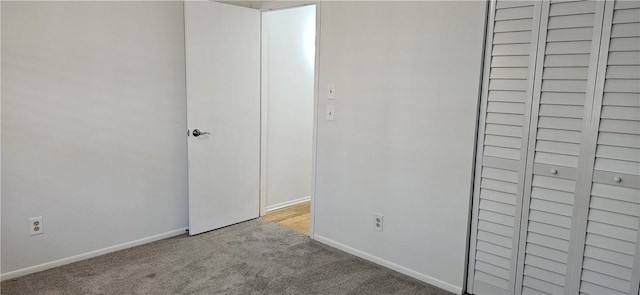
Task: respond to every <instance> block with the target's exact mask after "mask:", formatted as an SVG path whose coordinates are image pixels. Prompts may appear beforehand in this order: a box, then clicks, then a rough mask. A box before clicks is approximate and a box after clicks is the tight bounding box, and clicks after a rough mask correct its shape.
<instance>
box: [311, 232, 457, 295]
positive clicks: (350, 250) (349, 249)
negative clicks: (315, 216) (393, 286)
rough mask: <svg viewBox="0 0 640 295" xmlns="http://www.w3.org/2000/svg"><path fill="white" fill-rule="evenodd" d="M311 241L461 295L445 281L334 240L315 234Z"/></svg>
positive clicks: (455, 287)
mask: <svg viewBox="0 0 640 295" xmlns="http://www.w3.org/2000/svg"><path fill="white" fill-rule="evenodd" d="M313 239H314V240H316V241H318V242H320V243H323V244H326V245H329V246H331V247H334V248H337V249H339V250H342V251H344V252H347V253H349V254H352V255H355V256H358V257H360V258H362V259H365V260H368V261H371V262H373V263H376V264H379V265H382V266H384V267H386V268H390V269H392V270H395V271H397V272H399V273H401V274H405V275H408V276H410V277H412V278H414V279H417V280H420V281H423V282H425V283H427V284H430V285H433V286H436V287H438V288H441V289H444V290H447V291H449V292H452V293H454V294H462V287H459V286H456V285H453V284H450V283H447V282H445V281H442V280H439V279H436V278H434V277H431V276H428V275H425V274H422V273H419V272H417V271H415V270H412V269H409V268H406V267H404V266H401V265H398V264H395V263H393V262H390V261H387V260H384V259H382V258H380V257H377V256H374V255H371V254H369V253H366V252H363V251H360V250H358V249H355V248H352V247H349V246H347V245H345V244H342V243H339V242H336V241H334V240H331V239H328V238H325V237H323V236H320V235H317V234H316V235H314V236H313Z"/></svg>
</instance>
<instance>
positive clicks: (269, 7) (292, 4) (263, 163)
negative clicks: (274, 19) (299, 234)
mask: <svg viewBox="0 0 640 295" xmlns="http://www.w3.org/2000/svg"><path fill="white" fill-rule="evenodd" d="M308 5H315V7H316V36H315V45H316V46H315V56H314V69H313V72H314V73H313V80H314V82H313V131H312V147H311V153H312V155H311V212H310V213H311V218H310V223H311V224H310V230H309V237H310V238H311V239H314V233H315V207H316V206H315V196H316V170H317V144H318V119H319V114H318V101H319V87H318V78H319V70H318V68H319V65H320V62H319V61H320V58H319V57H320V11H321V9H320V7H321V5H322V4H321V1H319V0H316V1H313V0H312V1H278V2H264V6H263V7H260V8H258V9H259V10H261V13H260V22H261V24H262V17H263V14H264V12H268V11H273V10H282V9H289V8H296V7H302V6H308ZM266 35H267V34H266V29H265V28H264V27H261V39H263V38H265V36H266ZM260 44H261V46H262V42H260ZM260 55H261V57H260V64H261V66H260V187H259V188H260V216H264V215H265V213H266V193H267V173H266V172H267V165H268V163H267V157H266V155H267V140H266V139H267V83H266V76H267V64H268V63H267V61H266V50H265V48H262V47H261V49H260Z"/></svg>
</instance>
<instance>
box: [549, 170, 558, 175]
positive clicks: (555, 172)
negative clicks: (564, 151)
mask: <svg viewBox="0 0 640 295" xmlns="http://www.w3.org/2000/svg"><path fill="white" fill-rule="evenodd" d="M549 172H551V174H554V175H555V174H558V170H556V169H551V170H549Z"/></svg>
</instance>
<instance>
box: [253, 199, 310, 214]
mask: <svg viewBox="0 0 640 295" xmlns="http://www.w3.org/2000/svg"><path fill="white" fill-rule="evenodd" d="M310 200H311V196H306V197H302V198H299V199H295V200H291V201H286V202H282V203H278V204H274V205H270V206H267V207H265V208H264V209H265V211H266V212H269V211H273V210H277V209H280V208H284V207H289V206H293V205H295V204H300V203H304V202H308V201H310Z"/></svg>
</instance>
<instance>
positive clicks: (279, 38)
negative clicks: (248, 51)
mask: <svg viewBox="0 0 640 295" xmlns="http://www.w3.org/2000/svg"><path fill="white" fill-rule="evenodd" d="M315 40H316V6H315V5H307V6H302V7H295V8H286V9H280V10H271V11H264V12H262V87H261V88H262V95H261V97H262V100H261V113H262V119H261V123H262V124H261V125H262V128H261V129H262V130H261V169H260V170H261V173H260V174H261V176H260V200H261V204H260V207H261V215H262V216H264V218H265V219H267V220H270V221H273V222H276V223H279V224H281V225H283V226H285V227H288V228H290V229H292V230H295V231H298V232H301V233H304V234H306V235H309V234H310V223H311V220H310V218H311V212H310V210H311V204H310V203H311V195H312V191H311V190H312V161H313V139H314V136H313V128H314V127H313V120H314V113H315V110H314V107H315V104H314V83H315V54H316V48H315Z"/></svg>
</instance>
